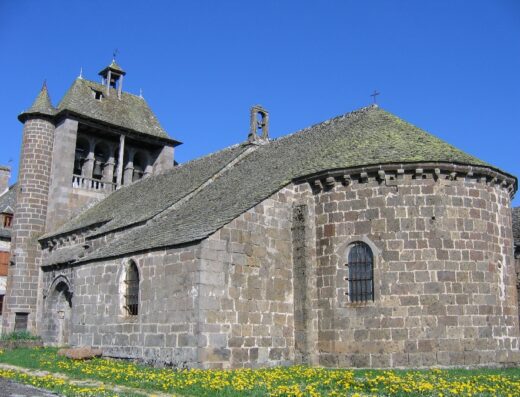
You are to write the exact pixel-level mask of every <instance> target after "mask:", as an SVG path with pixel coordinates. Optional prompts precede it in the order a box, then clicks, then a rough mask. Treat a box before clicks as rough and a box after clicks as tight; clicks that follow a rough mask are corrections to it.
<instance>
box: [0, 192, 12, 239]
mask: <svg viewBox="0 0 520 397" xmlns="http://www.w3.org/2000/svg"><path fill="white" fill-rule="evenodd" d="M15 204H16V184H14V185H11V186H10V187H9V189H8V190H7V191H6V192H5V193H4V194H2V195H1V196H0V214H2V213H7V214H12V213H13V211H14V206H15ZM0 239H2V240H10V239H11V229H5V228H3V227H2V226H0Z"/></svg>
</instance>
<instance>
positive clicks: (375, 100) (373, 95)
mask: <svg viewBox="0 0 520 397" xmlns="http://www.w3.org/2000/svg"><path fill="white" fill-rule="evenodd" d="M379 94H380V93H379V92H377V90H374V92H373V93H372V94H370V96H371V97H373V98H374V104H377V98H376V97H377V96H378V95H379Z"/></svg>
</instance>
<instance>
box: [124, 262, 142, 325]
mask: <svg viewBox="0 0 520 397" xmlns="http://www.w3.org/2000/svg"><path fill="white" fill-rule="evenodd" d="M125 284H126V291H125V309H126V311H127V313H128V314H129V315H130V316H137V314H138V313H139V271H138V270H137V265H136V264H135V263H134V262H133V261H132V262H130V263H129V264H128V268H127V270H126V277H125Z"/></svg>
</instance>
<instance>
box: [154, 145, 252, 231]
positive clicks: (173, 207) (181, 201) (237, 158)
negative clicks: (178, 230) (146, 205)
mask: <svg viewBox="0 0 520 397" xmlns="http://www.w3.org/2000/svg"><path fill="white" fill-rule="evenodd" d="M257 149H258V146H255V145H250V146H249V147H248V148H247V149H245V150H244V151H243V152H240V153H238V154H237V155H236V156H235V157H234V158H232V159H231V160H230V161H229V162H227V163H226V164H225V165H224V166H223V167H222V168H220V169H219V170H217V171H216V172H215V173H214V174H213V175H211V176H209V177H208V178H207V179H206V180H205V181H204V182H202V183H201V184H200V185H199V186H197V187H196V188H195V189H193V190H192V191H191V192H188V193H187V194H186V195H185V196H183V197H181V198H180V199H179V200H177V201H176V202H174V203H172V204H171V205H170V206H169V207H167V208H165V209H164V210H162V211H160V212H158V213H157V214H155V215H153V216H152V217H150V218H148V220H147V222H146V223H148V222H157V221H158V220H159V219H160V218H161V217H163V216H165V215H167V214H168V213H170V212H171V211H174V210H176V209H178V208H179V206H181V205H183V204H184V203H186V202H187V201H189V200H190V199H191V198H192V197H194V196H195V195H196V194H197V193H199V192H200V191H202V190H203V189H204V188H206V187H207V186H208V185H210V184H212V183H213V182H215V181H216V180H217V179H218V178H220V177H221V176H222V175H223V174H224V173H225V172H226V171H228V170H230V169H231V168H233V167H234V166H235V165H236V164H237V163H239V162H240V161H241V160H242V159H244V158H245V157H247V156H249V155H250V154H251V153H253V152H254V151H255V150H257Z"/></svg>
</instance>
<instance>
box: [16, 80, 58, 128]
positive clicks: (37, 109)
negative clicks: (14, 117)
mask: <svg viewBox="0 0 520 397" xmlns="http://www.w3.org/2000/svg"><path fill="white" fill-rule="evenodd" d="M31 114H40V115H46V116H54V115H55V114H56V109H55V108H54V106H52V103H51V98H50V97H49V91H48V90H47V83H46V82H44V83H43V86H42V89H41V90H40V92H39V93H38V96H37V97H36V99H35V100H34V102H33V104H32V106H31V107H30V108H29V109H27V110H25V111H24V112H22V113H21V114H20V115H19V116H18V119H19V120H20V121H23V120H25V119H26V118H27V116H29V115H31Z"/></svg>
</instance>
